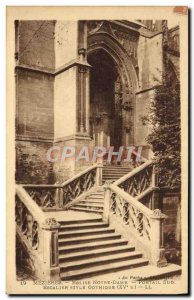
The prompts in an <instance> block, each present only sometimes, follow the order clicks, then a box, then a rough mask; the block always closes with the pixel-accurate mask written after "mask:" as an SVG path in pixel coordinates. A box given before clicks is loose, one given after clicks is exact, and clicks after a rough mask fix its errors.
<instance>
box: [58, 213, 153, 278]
mask: <svg viewBox="0 0 194 300" xmlns="http://www.w3.org/2000/svg"><path fill="white" fill-rule="evenodd" d="M87 215H88V217H87V218H85V219H84V220H83V219H80V220H73V221H60V224H61V227H60V229H59V237H58V243H59V244H58V245H59V263H60V276H61V280H77V279H82V278H88V277H91V276H96V275H101V274H107V273H111V272H116V271H120V270H126V269H131V268H138V267H142V266H146V265H148V260H147V259H144V258H142V253H140V252H138V251H136V250H135V247H133V246H132V245H129V244H128V241H127V240H126V239H123V238H122V236H121V234H117V233H115V229H114V228H112V227H110V226H109V224H108V223H105V222H103V220H102V217H101V216H97V215H93V214H91V216H90V215H89V214H87Z"/></svg>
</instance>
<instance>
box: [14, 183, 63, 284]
mask: <svg viewBox="0 0 194 300" xmlns="http://www.w3.org/2000/svg"><path fill="white" fill-rule="evenodd" d="M15 221H16V233H17V236H18V237H19V238H20V240H21V243H22V244H23V245H24V246H25V248H27V249H28V255H29V256H30V258H31V259H32V261H33V265H34V270H33V271H34V272H35V275H36V276H37V277H39V278H42V279H48V280H50V279H59V262H58V228H59V227H60V224H59V223H58V222H57V221H56V220H55V219H54V218H48V217H47V216H46V214H45V213H44V212H43V211H42V209H41V208H40V207H39V206H38V204H37V203H36V202H35V201H34V200H33V199H32V198H31V197H30V195H29V194H28V193H27V191H26V190H25V189H24V188H23V187H22V186H19V185H16V198H15Z"/></svg>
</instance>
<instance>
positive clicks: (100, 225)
mask: <svg viewBox="0 0 194 300" xmlns="http://www.w3.org/2000/svg"><path fill="white" fill-rule="evenodd" d="M108 226H109V224H108V223H100V222H98V223H84V224H77V225H74V224H72V225H62V226H61V227H60V228H59V232H61V231H71V230H82V229H92V228H104V227H108Z"/></svg>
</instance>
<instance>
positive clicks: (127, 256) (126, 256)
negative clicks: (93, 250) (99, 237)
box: [60, 251, 142, 272]
mask: <svg viewBox="0 0 194 300" xmlns="http://www.w3.org/2000/svg"><path fill="white" fill-rule="evenodd" d="M141 257H142V254H141V253H140V252H137V251H133V252H127V253H117V254H112V255H105V256H104V257H93V258H86V259H80V260H78V261H73V262H67V261H66V262H65V263H61V264H60V270H61V272H63V271H65V272H67V271H71V270H77V269H84V268H91V267H94V266H102V265H103V266H105V265H107V264H112V263H115V262H123V261H126V260H132V259H137V258H141Z"/></svg>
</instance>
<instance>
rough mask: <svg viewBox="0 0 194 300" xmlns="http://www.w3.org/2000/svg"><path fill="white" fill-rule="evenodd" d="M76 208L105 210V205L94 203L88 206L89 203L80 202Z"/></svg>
mask: <svg viewBox="0 0 194 300" xmlns="http://www.w3.org/2000/svg"><path fill="white" fill-rule="evenodd" d="M74 207H81V208H94V209H102V210H103V208H104V205H103V204H100V203H99V204H93V203H92V202H90V203H89V204H87V203H83V204H82V203H80V202H78V203H77V204H75V205H74V206H73V208H74Z"/></svg>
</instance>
